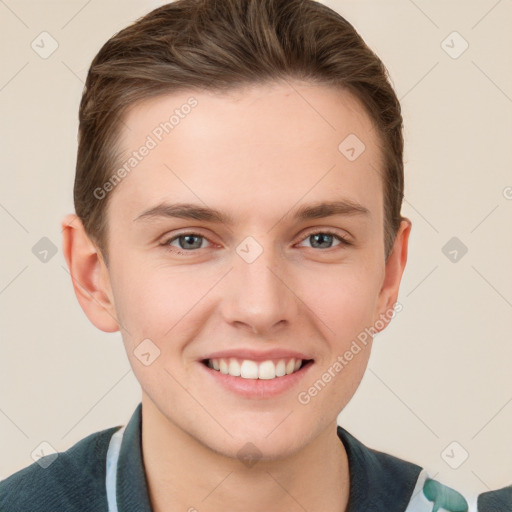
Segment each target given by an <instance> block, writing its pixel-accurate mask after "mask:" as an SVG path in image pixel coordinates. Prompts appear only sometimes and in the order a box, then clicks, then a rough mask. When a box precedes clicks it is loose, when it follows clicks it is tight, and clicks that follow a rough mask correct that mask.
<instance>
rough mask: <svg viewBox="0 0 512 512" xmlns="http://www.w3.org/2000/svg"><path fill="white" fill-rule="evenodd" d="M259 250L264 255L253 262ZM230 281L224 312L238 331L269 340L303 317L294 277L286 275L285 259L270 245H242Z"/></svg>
mask: <svg viewBox="0 0 512 512" xmlns="http://www.w3.org/2000/svg"><path fill="white" fill-rule="evenodd" d="M244 249H248V250H246V251H245V252H244ZM255 250H257V252H256V254H257V253H258V252H260V251H262V252H261V254H259V256H257V257H256V259H254V260H252V258H253V257H254V256H255V254H254V251H255ZM251 251H252V255H251ZM226 281H227V282H226V283H225V286H226V289H225V293H224V294H223V299H222V305H221V311H222V315H223V317H224V320H225V321H226V322H228V323H229V324H230V325H232V326H234V327H236V328H238V329H245V330H246V331H248V332H252V333H254V334H259V335H261V336H265V337H269V336H272V335H273V334H276V333H277V331H279V330H281V329H283V328H285V327H286V326H287V325H289V324H290V323H291V322H292V321H293V319H294V318H296V317H297V315H298V314H299V301H298V298H297V295H296V292H294V283H293V278H292V276H291V275H290V273H289V272H288V273H287V272H286V266H285V261H284V259H283V258H282V257H280V255H279V253H278V251H277V250H276V249H275V248H273V247H270V246H269V245H268V244H267V245H266V246H265V247H263V244H260V245H259V248H258V245H257V244H255V243H254V241H253V242H252V245H251V243H249V244H248V245H245V246H244V245H243V244H242V247H239V248H238V251H237V252H236V253H235V254H233V268H232V270H231V272H230V273H229V275H228V276H227V280H226Z"/></svg>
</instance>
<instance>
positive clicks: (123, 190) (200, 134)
mask: <svg viewBox="0 0 512 512" xmlns="http://www.w3.org/2000/svg"><path fill="white" fill-rule="evenodd" d="M120 147H121V149H122V151H121V154H120V162H119V164H120V165H119V167H124V169H125V170H126V172H124V173H122V174H123V176H124V177H123V179H122V182H121V183H119V184H118V185H116V190H115V193H114V194H113V197H111V198H110V201H111V203H112V205H111V206H109V208H112V209H113V210H115V211H117V212H118V213H119V212H122V213H123V214H126V215H132V214H136V213H138V212H140V211H142V209H147V207H148V206H150V205H152V204H157V203H159V202H162V201H178V200H179V201H187V202H196V203H203V204H208V205H210V206H214V207H216V208H219V209H222V206H223V205H224V206H225V209H229V208H230V207H231V208H232V209H233V210H237V211H238V212H239V213H240V214H241V215H242V214H243V215H245V216H246V217H247V216H255V215H257V216H258V217H260V218H262V217H263V216H264V214H265V213H266V212H268V213H269V214H270V212H271V211H273V212H275V210H276V205H278V204H281V205H282V206H283V208H284V207H286V206H288V207H291V206H292V204H290V201H293V203H295V202H297V201H299V200H300V199H301V197H303V198H304V200H306V199H309V200H312V201H314V200H320V199H325V200H335V199H337V198H339V197H340V196H341V197H347V198H348V199H349V200H353V201H354V202H359V203H372V204H368V205H367V206H368V207H369V209H377V210H378V209H380V207H381V206H382V197H381V196H382V184H381V177H380V169H381V168H382V155H381V151H380V147H379V140H378V135H377V131H376V129H375V127H374V125H373V123H372V121H371V119H370V117H369V116H368V115H367V114H366V112H365V110H364V108H363V107H362V105H361V104H360V103H359V101H358V100H357V99H356V98H355V97H354V96H353V95H352V94H350V93H348V92H347V91H343V90H340V89H337V88H332V87H327V86H319V85H311V84H303V83H297V82H295V83H292V82H289V83H284V84H277V83H271V84H264V85H252V86H249V87H245V88H243V89H237V90H233V91H229V92H227V93H222V94H219V93H213V92H211V91H193V90H190V91H183V92H179V93H172V94H167V95H163V96H159V97H156V98H151V99H149V100H145V101H143V102H141V103H138V104H137V105H135V106H134V107H133V108H131V109H130V110H129V111H128V112H127V114H126V115H125V117H124V127H123V129H122V137H121V144H120ZM145 148H147V149H145ZM306 196H307V197H306ZM230 213H231V212H230ZM134 216H135V215H133V216H132V218H134Z"/></svg>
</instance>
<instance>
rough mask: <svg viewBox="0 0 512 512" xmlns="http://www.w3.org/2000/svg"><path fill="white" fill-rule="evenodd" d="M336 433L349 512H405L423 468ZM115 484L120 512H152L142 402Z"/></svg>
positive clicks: (128, 431) (340, 431)
mask: <svg viewBox="0 0 512 512" xmlns="http://www.w3.org/2000/svg"><path fill="white" fill-rule="evenodd" d="M337 433H338V437H339V439H340V440H341V442H342V443H343V445H344V447H345V450H346V452H347V458H348V465H349V472H350V490H349V502H348V507H347V512H356V511H361V510H364V511H365V512H374V511H375V512H378V511H382V510H386V511H387V512H395V511H403V510H405V509H406V507H407V504H408V502H409V500H410V498H411V494H412V491H413V489H414V486H415V484H416V481H417V479H418V475H419V473H420V471H421V468H420V467H419V466H417V465H416V464H412V463H410V462H407V461H404V460H402V459H398V458H397V457H394V456H392V455H388V454H386V453H382V452H379V451H377V450H373V449H370V448H367V447H366V446H365V445H364V444H362V443H361V442H360V441H358V440H357V439H356V438H355V437H354V436H352V435H351V434H350V433H349V432H347V431H346V430H345V429H344V428H342V427H341V426H338V428H337ZM116 485H117V502H118V510H119V512H152V508H151V504H150V500H149V492H148V487H147V480H146V473H145V470H144V463H143V459H142V403H139V404H138V406H137V407H136V409H135V411H134V412H133V414H132V416H131V418H130V420H129V422H128V424H127V425H126V429H125V432H124V435H123V440H122V443H121V448H120V452H119V461H118V470H117V484H116Z"/></svg>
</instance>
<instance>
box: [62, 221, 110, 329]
mask: <svg viewBox="0 0 512 512" xmlns="http://www.w3.org/2000/svg"><path fill="white" fill-rule="evenodd" d="M61 226H62V235H63V240H62V251H63V253H64V258H65V259H66V264H67V266H68V268H69V272H70V274H71V279H72V282H73V288H74V290H75V294H76V297H77V299H78V302H79V303H80V306H81V307H82V309H83V310H84V312H85V314H86V315H87V318H89V320H90V321H91V322H92V323H93V324H94V325H95V326H96V327H97V328H98V329H100V330H102V331H105V332H115V331H118V330H119V324H118V322H117V318H116V314H115V307H114V301H113V295H112V288H111V285H110V277H109V272H108V269H107V266H106V264H105V262H104V260H103V255H102V254H101V251H100V250H99V248H98V247H97V246H96V245H95V244H94V243H93V242H92V241H91V239H90V238H89V237H88V236H87V233H86V232H85V229H84V226H83V224H82V221H81V220H80V219H79V218H78V216H77V215H75V214H69V215H66V216H65V217H64V218H63V220H62V223H61Z"/></svg>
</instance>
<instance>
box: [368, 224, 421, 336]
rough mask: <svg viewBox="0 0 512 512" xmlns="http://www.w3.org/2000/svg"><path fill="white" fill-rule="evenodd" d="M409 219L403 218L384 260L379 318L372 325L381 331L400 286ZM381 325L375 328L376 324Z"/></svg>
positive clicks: (389, 318)
mask: <svg viewBox="0 0 512 512" xmlns="http://www.w3.org/2000/svg"><path fill="white" fill-rule="evenodd" d="M411 226H412V224H411V221H410V220H409V219H405V218H404V219H403V220H402V222H401V223H400V227H399V228H398V231H397V233H396V236H395V241H394V243H393V248H392V250H391V253H390V254H389V256H388V259H387V261H386V267H385V271H384V279H383V282H382V288H381V290H380V294H379V300H378V308H377V309H378V310H377V315H379V320H380V321H377V318H376V319H375V322H374V325H375V326H376V331H377V332H379V331H382V330H383V329H384V328H386V326H387V325H388V324H389V322H390V321H391V319H392V318H393V316H394V315H392V314H391V313H392V312H393V309H394V306H395V304H396V301H397V298H398V290H399V288H400V281H401V280H402V274H403V272H404V269H405V264H406V262H407V249H408V244H409V234H410V232H411ZM379 325H380V326H381V327H380V328H377V326H379Z"/></svg>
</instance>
